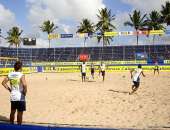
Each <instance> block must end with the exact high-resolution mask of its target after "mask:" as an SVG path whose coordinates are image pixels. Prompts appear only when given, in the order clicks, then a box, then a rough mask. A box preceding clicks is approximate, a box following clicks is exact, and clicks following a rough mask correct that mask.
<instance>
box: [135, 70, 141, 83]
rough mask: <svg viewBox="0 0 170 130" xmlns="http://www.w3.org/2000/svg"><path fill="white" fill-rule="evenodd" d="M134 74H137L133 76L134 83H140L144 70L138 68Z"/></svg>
mask: <svg viewBox="0 0 170 130" xmlns="http://www.w3.org/2000/svg"><path fill="white" fill-rule="evenodd" d="M134 72H135V73H134V75H133V81H135V82H138V81H139V76H140V75H141V72H142V69H140V68H137V69H135V71H134Z"/></svg>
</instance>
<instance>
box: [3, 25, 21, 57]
mask: <svg viewBox="0 0 170 130" xmlns="http://www.w3.org/2000/svg"><path fill="white" fill-rule="evenodd" d="M22 32H23V30H20V29H19V28H18V27H13V28H11V29H10V30H9V31H8V32H7V34H8V36H7V38H6V39H7V41H8V42H9V43H10V45H9V46H11V45H15V46H16V48H17V58H18V47H19V45H20V43H21V37H20V36H21V34H22Z"/></svg>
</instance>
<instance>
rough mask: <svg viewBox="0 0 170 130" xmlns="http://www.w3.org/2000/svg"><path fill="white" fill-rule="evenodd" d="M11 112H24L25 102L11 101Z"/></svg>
mask: <svg viewBox="0 0 170 130" xmlns="http://www.w3.org/2000/svg"><path fill="white" fill-rule="evenodd" d="M11 110H17V111H19V112H23V111H26V102H25V101H11Z"/></svg>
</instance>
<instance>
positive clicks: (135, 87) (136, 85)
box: [129, 82, 140, 95]
mask: <svg viewBox="0 0 170 130" xmlns="http://www.w3.org/2000/svg"><path fill="white" fill-rule="evenodd" d="M139 85H140V84H139V82H134V85H132V92H130V93H129V94H130V95H131V94H133V93H134V92H136V91H137V90H138V88H139Z"/></svg>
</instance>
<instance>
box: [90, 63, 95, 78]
mask: <svg viewBox="0 0 170 130" xmlns="http://www.w3.org/2000/svg"><path fill="white" fill-rule="evenodd" d="M94 70H95V68H94V64H93V63H92V64H91V76H92V78H93V79H94Z"/></svg>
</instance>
